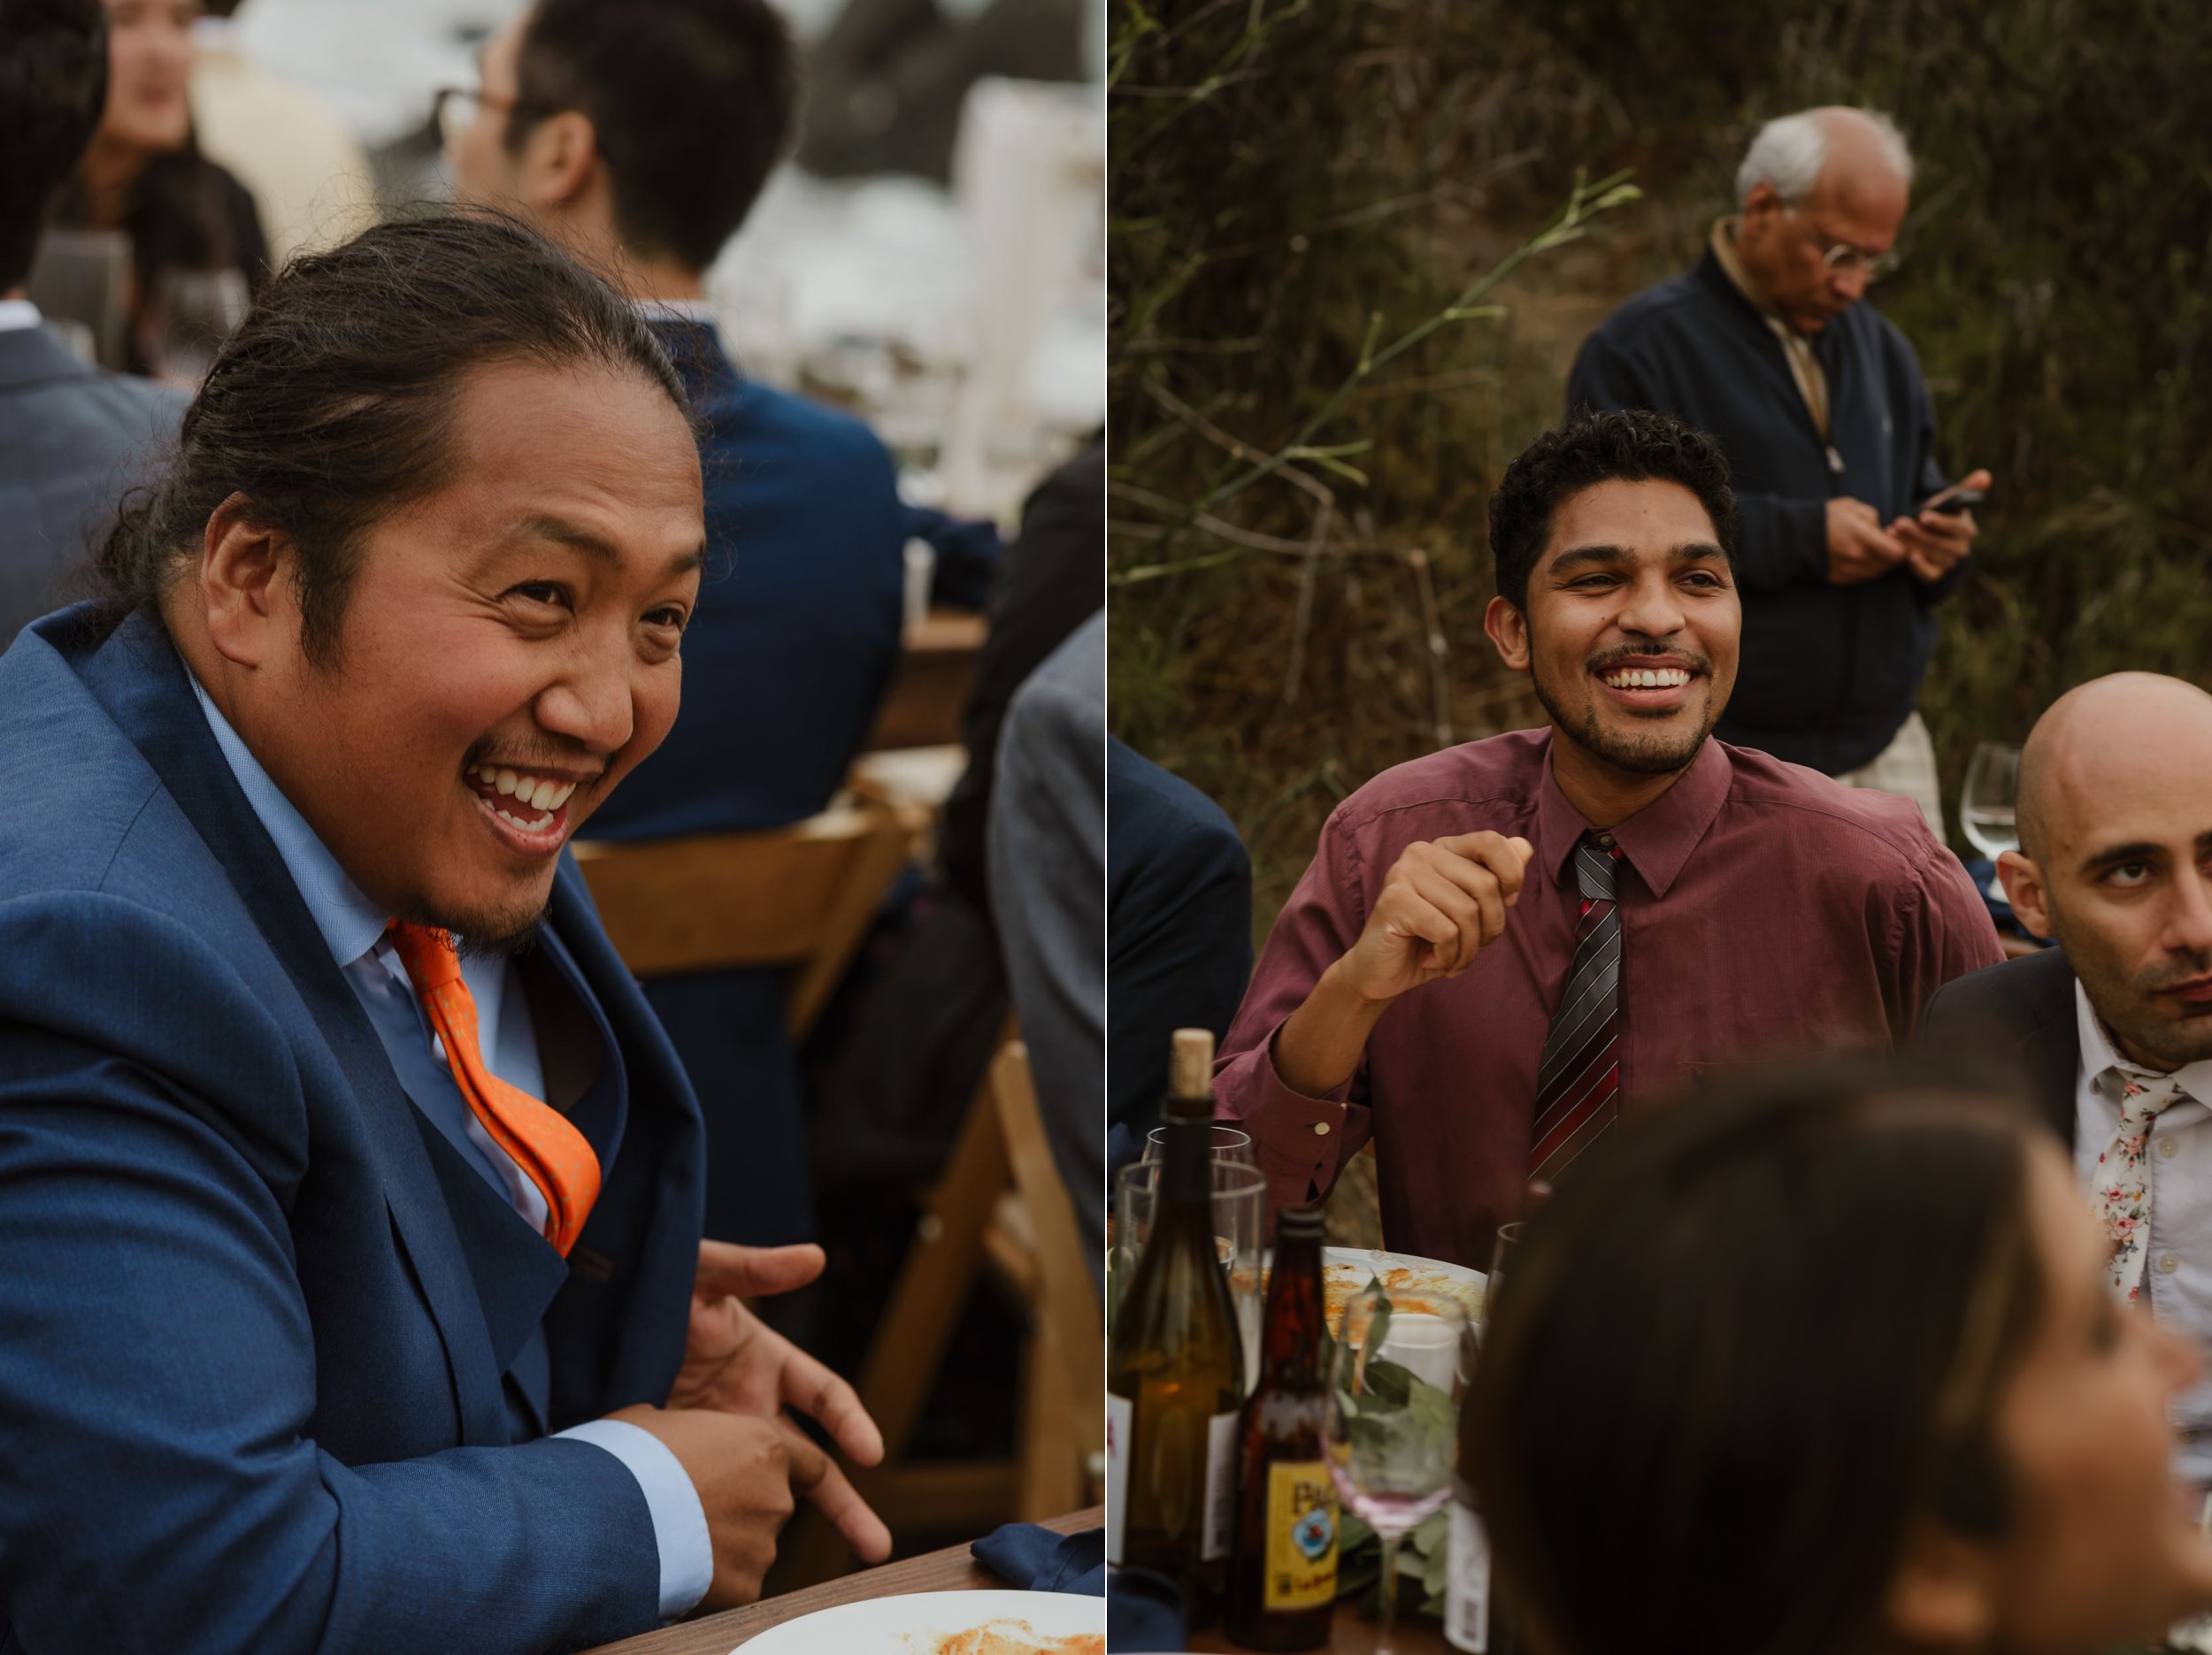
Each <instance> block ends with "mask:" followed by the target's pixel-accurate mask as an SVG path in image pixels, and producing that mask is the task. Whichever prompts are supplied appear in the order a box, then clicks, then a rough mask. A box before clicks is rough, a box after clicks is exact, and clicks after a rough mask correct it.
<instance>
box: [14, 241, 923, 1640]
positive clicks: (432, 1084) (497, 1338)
mask: <svg viewBox="0 0 2212 1655" xmlns="http://www.w3.org/2000/svg"><path fill="white" fill-rule="evenodd" d="M700 561H701V515H700V488H699V475H698V468H697V461H696V457H695V450H694V448H693V445H692V441H691V438H690V434H689V431H688V428H687V424H686V418H685V412H684V395H683V390H682V387H681V385H680V383H679V382H678V380H677V379H676V378H675V376H674V374H673V373H672V371H671V369H670V368H669V365H668V364H667V362H666V360H665V358H664V356H663V355H662V354H661V352H660V350H659V349H658V347H657V345H656V344H655V343H654V341H653V340H652V338H651V336H650V334H649V333H648V332H647V331H646V330H645V329H644V328H643V326H641V324H640V322H639V320H638V318H637V317H636V314H635V311H634V310H633V309H632V308H631V307H630V306H628V305H627V304H626V303H622V302H621V301H620V300H618V298H617V297H616V296H615V295H613V293H612V292H611V290H609V289H607V288H606V287H603V285H601V284H600V283H598V282H597V281H596V280H594V279H592V278H591V277H588V276H587V275H585V274H584V273H583V272H581V271H580V270H579V269H578V268H577V267H575V266H574V265H572V264H570V263H569V262H568V261H567V260H566V259H565V258H564V257H562V256H561V255H560V254H559V253H557V251H555V250H554V249H552V248H551V247H550V246H549V245H547V244H546V243H543V242H541V241H538V240H537V239H536V238H535V237H534V236H532V235H530V234H527V233H526V232H525V231H522V230H520V229H519V228H518V227H515V226H511V225H507V224H503V223H488V222H476V221H470V220H463V219H449V220H443V221H439V222H430V223H416V224H410V225H403V226H386V227H384V228H381V229H379V230H373V231H371V232H369V233H368V234H366V235H365V236H363V237H361V238H360V239H359V240H357V241H354V242H351V243H349V244H348V245H347V246H345V247H342V248H340V249H335V250H334V251H333V252H331V253H328V254H326V255H323V256H321V257H318V258H315V259H311V260H308V261H305V262H303V263H302V264H298V265H296V266H295V267H294V268H293V269H292V270H291V271H290V272H288V273H287V274H286V275H285V276H283V277H282V278H280V280H278V281H277V282H276V283H275V284H274V286H273V288H272V289H271V291H270V293H269V294H268V295H266V297H265V300H264V301H263V303H262V304H261V306H260V307H259V308H258V309H257V310H256V311H255V312H254V314H253V315H252V316H251V317H250V318H248V319H247V321H246V322H245V324H244V325H243V326H242V328H241V329H240V331H239V332H238V333H237V334H236V335H235V337H234V340H233V341H232V342H231V344H230V345H229V346H228V347H227V349H226V350H225V352H224V354H223V356H222V357H221V358H220V359H219V361H218V363H217V364H216V366H215V369H214V371H213V373H212V374H211V377H210V379H209V380H208V383H207V386H206V388H205V389H204V391H203V393H202V394H201V395H200V398H199V400H198V401H197V402H196V404H195V406H194V409H193V411H192V412H191V414H190V415H189V416H188V418H187V421H186V425H185V430H184V434H183V438H182V441H181V448H180V453H179V456H178V458H177V461H176V464H175V466H174V469H173V471H171V473H170V474H169V476H168V478H167V479H166V480H165V482H164V484H163V485H162V486H161V487H160V488H159V489H158V491H157V493H156V494H154V495H153V496H152V498H151V499H150V501H148V502H145V503H143V504H142V505H141V506H139V507H137V508H136V509H134V510H133V511H131V512H129V513H127V515H126V517H125V519H124V521H123V523H122V524H121V525H120V526H119V529H118V531H117V533H116V535H115V537H114V538H113V539H112V540H111V542H110V544H109V547H108V548H107V552H106V554H105V556H104V565H103V573H104V575H105V577H106V578H107V579H108V581H109V582H110V584H111V587H112V589H113V595H112V597H111V601H107V602H105V603H103V604H99V605H92V606H85V607H81V608H79V609H71V610H65V611H63V612H61V613H59V614H58V615H55V616H50V617H47V618H46V619H45V620H43V621H41V622H39V623H38V624H35V626H33V627H32V628H31V629H30V630H29V631H27V632H25V633H24V634H23V635H22V636H21V637H20V638H19V640H18V641H17V642H16V644H15V646H14V647H12V649H11V650H10V651H9V652H8V654H7V655H6V656H5V657H4V658H0V773H4V774H5V775H6V776H7V777H8V778H10V780H9V785H8V793H7V801H6V804H5V806H4V808H0V1329H4V1330H5V1334H4V1337H0V1464H4V1465H5V1466H6V1467H7V1468H8V1470H7V1475H5V1476H4V1477H0V1651H15V1650H23V1651H62V1650H70V1651H75V1650H100V1651H125V1652H128V1651H155V1650H159V1651H165V1652H168V1651H257V1652H264V1655H287V1652H289V1651H303V1652H304V1651H319V1652H322V1655H339V1652H340V1651H378V1655H408V1652H411V1651H420V1652H422V1655H432V1652H433V1651H436V1652H439V1655H443V1652H444V1651H453V1650H458V1649H465V1650H469V1651H481V1652H491V1651H514V1652H515V1655H523V1652H524V1651H542V1650H547V1649H554V1648H563V1649H568V1648H577V1647H580V1646H582V1645H586V1644H595V1643H598V1642H601V1641H603V1640H606V1639H610V1638H615V1637H619V1636H626V1635H629V1634H632V1633H635V1632H640V1631H643V1630H647V1629H649V1628H652V1627H653V1626H654V1625H655V1624H656V1623H657V1621H661V1620H662V1619H664V1618H665V1617H668V1616H671V1615H674V1614H678V1613H684V1612H686V1611H687V1610H689V1609H691V1608H692V1607H693V1606H695V1605H699V1604H702V1603H703V1604H705V1605H710V1606H716V1605H725V1604H729V1603H734V1602H739V1601H742V1600H744V1599H746V1598H750V1597H753V1596H756V1595H757V1593H758V1591H759V1586H760V1578H761V1575H762V1573H763V1571H764V1569H765V1568H766V1567H767V1565H768V1562H769V1560H770V1559H772V1555H773V1550H774V1544H775V1537H776V1534H777V1532H778V1530H779V1529H780V1525H781V1523H782V1522H783V1521H784V1520H785V1519H786V1518H787V1516H788V1515H789V1513H790V1512H791V1510H792V1507H793V1501H794V1498H795V1495H796V1494H804V1495H806V1496H808V1497H809V1498H813V1499H814V1500H815V1501H817V1503H818V1504H819V1505H821V1506H823V1507H824V1509H825V1510H826V1512H827V1513H829V1514H830V1515H831V1516H832V1517H833V1519H834V1520H835V1521H837V1522H838V1523H839V1526H840V1527H841V1529H843V1530H844V1532H845V1533H846V1535H847V1536H848V1537H849V1538H850V1539H851V1540H853V1542H854V1543H855V1544H856V1545H857V1546H858V1547H859V1548H860V1549H861V1551H862V1552H863V1553H864V1555H872V1556H881V1555H882V1554H883V1553H884V1552H886V1551H887V1545H888V1536H887V1535H886V1534H885V1533H884V1531H883V1529H882V1527H881V1525H880V1524H879V1522H878V1521H876V1520H875V1518H874V1516H873V1514H872V1513H869V1512H868V1511H867V1509H866V1507H865V1506H863V1505H862V1504H861V1503H860V1502H859V1501H858V1500H857V1498H855V1497H854V1495H853V1494H852V1491H851V1490H850V1488H849V1485H847V1484H846V1483H844V1482H843V1481H842V1479H841V1477H839V1475H837V1473H836V1472H835V1470H834V1469H833V1467H829V1466H828V1465H827V1463H826V1460H825V1459H824V1456H823V1455H822V1454H821V1452H819V1451H818V1449H817V1448H815V1447H814V1446H813V1444H810V1442H808V1441H807V1440H806V1439H805V1437H803V1434H802V1433H800V1432H799V1431H798V1430H797V1429H796V1428H795V1426H794V1425H793V1424H792V1422H791V1421H789V1420H788V1419H787V1418H786V1417H785V1416H784V1408H785V1406H787V1405H789V1406H798V1407H802V1408H803V1409H805V1410H806V1411H808V1412H811V1413H814V1414H817V1415H818V1417H820V1418H821V1419H822V1420H823V1421H824V1423H825V1424H826V1425H827V1426H828V1427H829V1428H830V1429H831V1430H832V1432H833V1435H834V1436H835V1437H836V1438H837V1440H838V1442H839V1444H840V1445H841V1446H842V1447H844V1448H845V1449H846V1450H847V1451H848V1452H854V1453H856V1455H857V1456H858V1457H859V1458H861V1459H862V1460H872V1459H873V1458H874V1457H875V1456H876V1455H877V1454H878V1453H879V1452H880V1448H879V1439H878V1437H877V1435H876V1433H875V1430H874V1428H873V1427H872V1425H871V1424H870V1422H869V1421H868V1420H867V1418H866V1416H865V1414H864V1413H863V1412H862V1411H861V1410H860V1408H859V1406H858V1404H857V1402H856V1400H855V1399H854V1398H853V1396H852V1393H851V1391H850V1390H849V1388H848V1387H846V1386H844V1385H843V1383H842V1382H841V1381H838V1380H836V1379H835V1378H834V1377H833V1375H830V1374H829V1373H828V1372H827V1371H826V1369H824V1368H821V1367H820V1366H819V1365H818V1364H817V1363H815V1362H813V1361H812V1360H811V1359H810V1358H807V1357H805V1356H803V1355H802V1354H801V1353H799V1352H796V1351H795V1350H794V1349H793V1348H792V1347H791V1346H789V1345H787V1344H785V1343H784V1342H783V1341H781V1340H780V1339H779V1338H778V1337H776V1336H774V1335H773V1334H772V1333H770V1332H768V1331H767V1330H766V1329H764V1328H762V1327H761V1326H760V1325H759V1324H758V1323H757V1322H754V1321H752V1320H751V1319H750V1318H749V1316H748V1315H747V1314H746V1313H745V1312H744V1311H743V1310H742V1309H741V1306H739V1305H738V1303H737V1300H736V1299H735V1298H734V1297H733V1295H736V1294H749V1293H757V1292H761V1291H778V1290H780V1289H782V1288H787V1287H790V1286H794V1285H797V1284H799V1283H801V1282H803V1280H805V1279H807V1278H808V1277H810V1276H811V1274H812V1273H813V1272H814V1271H815V1270H816V1269H818V1268H819V1265H820V1259H819V1255H818V1253H816V1252H815V1251H814V1250H813V1249H810V1248H790V1249H779V1250H775V1251H771V1252H752V1251H749V1250H746V1249H742V1248H734V1247H721V1246H715V1245H703V1244H702V1243H701V1240H700V1200H701V1183H702V1176H701V1175H702V1150H701V1133H700V1122H699V1112H698V1106H697V1103H696V1100H695V1098H694V1096H693V1093H692V1091H691V1088H690V1086H689V1084H687V1081H686V1079H685V1077H684V1074H683V1072H682V1069H681V1068H680V1065H679V1064H678V1062H677V1061H676V1058H675V1054H674V1053H673V1052H672V1050H671V1048H670V1046H669V1044H668V1042H667V1040H666V1039H665V1038H664V1036H663V1034H662V1033H661V1031H660V1029H659V1026H658V1024H657V1022H656V1020H655V1018H654V1017H653V1015H652V1013H651V1012H650V1010H649V1008H647V1006H646V1005H645V1003H644V1001H643V1000H642V999H641V997H640V995H639V993H638V991H637V987H636V985H635V984H634V982H633V981H632V980H631V979H630V977H629V975H628V973H627V972H626V970H625V969H623V966H622V964H621V962H620V961H619V960H618V958H617V957H616V956H615V954H614V953H613V951H612V949H611V947H610V946H609V944H608V942H607V939H606V937H605V935H604V933H603V931H602V930H601V928H600V926H599V923H598V922H597V919H596V917H595V915H594V913H593V911H592V908H591V904H590V900H589V898H588V895H587V893H586V892H585V889H584V886H583V885H582V883H581V882H580V879H579V877H578V876H577V874H576V871H575V869H574V866H573V864H572V862H570V860H569V859H568V858H567V857H566V855H565V853H564V850H563V846H564V843H565V839H566V837H567V835H568V834H569V832H570V831H572V830H573V829H574V828H575V827H576V826H577V825H578V824H580V823H581V822H582V821H583V820H584V819H585V818H586V817H588V816H589V815H590V814H591V812H592V811H593V810H594V809H595V808H596V807H597V805H598V803H599V801H600V800H601V799H602V798H603V797H604V796H605V794H606V793H607V792H608V791H609V790H610V789H611V788H612V787H613V786H614V785H616V784H617V783H618V781H620V780H621V778H623V777H624V776H625V775H626V774H627V773H628V771H629V770H631V769H632V768H633V767H634V765H635V764H636V763H637V762H638V761H639V760H640V759H641V757H643V756H644V755H645V754H647V753H649V751H651V749H652V748H653V747H654V745H655V744H656V743H657V742H658V741H659V739H661V737H662V736H663V735H664V733H665V732H667V729H668V727H669V724H670V723H671V721H672V719H673V717H674V715H675V709H676V703H677V693H678V685H679V678H680V657H679V655H678V647H679V644H680V639H681V635H682V632H683V628H684V626H685V624H687V620H688V618H689V615H690V611H691V609H692V607H693V605H694V603H695V601H696V597H697V590H698V580H699V565H700ZM448 935H450V936H451V937H453V938H456V939H458V942H459V946H460V960H459V967H458V969H459V981H458V983H457V984H455V983H449V982H446V983H441V982H440V981H437V980H426V978H428V979H434V978H435V970H434V969H433V968H434V967H436V966H438V965H439V964H440V962H442V963H443V964H446V965H449V964H450V962H451V958H452V956H451V954H450V953H449V951H447V950H448V944H447V942H446V938H447V936H448ZM434 1036H435V1037H436V1038H434ZM470 1048H473V1049H472V1050H471V1049H470Z"/></svg>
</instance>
